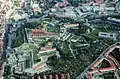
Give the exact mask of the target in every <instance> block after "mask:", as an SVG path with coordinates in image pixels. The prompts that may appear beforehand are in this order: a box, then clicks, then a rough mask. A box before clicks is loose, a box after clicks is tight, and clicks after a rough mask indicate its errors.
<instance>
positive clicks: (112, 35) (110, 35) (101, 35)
mask: <svg viewBox="0 0 120 79" xmlns="http://www.w3.org/2000/svg"><path fill="white" fill-rule="evenodd" d="M98 36H99V38H111V39H116V38H117V34H116V33H107V32H99V35H98Z"/></svg>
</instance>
